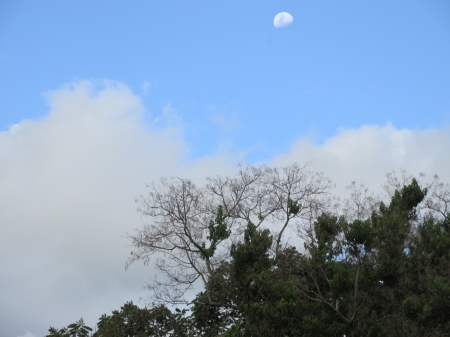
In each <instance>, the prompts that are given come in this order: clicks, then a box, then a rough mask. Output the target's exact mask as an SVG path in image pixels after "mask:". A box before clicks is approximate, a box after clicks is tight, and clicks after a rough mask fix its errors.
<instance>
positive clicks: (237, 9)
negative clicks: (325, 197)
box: [0, 0, 450, 337]
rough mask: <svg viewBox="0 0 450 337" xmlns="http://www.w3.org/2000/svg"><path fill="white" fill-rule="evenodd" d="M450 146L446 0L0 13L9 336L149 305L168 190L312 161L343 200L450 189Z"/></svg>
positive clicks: (3, 311) (3, 316)
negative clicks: (138, 256)
mask: <svg viewBox="0 0 450 337" xmlns="http://www.w3.org/2000/svg"><path fill="white" fill-rule="evenodd" d="M282 11H286V12H289V13H290V14H292V16H293V18H294V21H293V23H292V24H291V25H289V26H287V27H285V28H275V27H274V24H273V20H274V17H275V15H276V14H277V13H279V12H282ZM449 149H450V2H449V1H448V0H442V1H438V0H426V1H425V0H423V1H414V0H408V1H402V0H396V1H392V0H389V1H382V0H354V1H352V0H341V1H332V0H329V1H321V0H308V1H301V0H295V1H282V0H277V1H261V0H259V1H250V0H245V1H237V0H236V1H233V0H214V1H206V0H204V1H196V0H191V1H163V0H159V1H125V0H124V1H106V0H105V1H95V0H90V1H71V0H65V1H56V0H54V1H48V0H47V1H45V0H41V1H31V0H30V1H24V0H14V1H13V0H3V1H1V0H0V232H1V235H0V275H1V277H0V303H1V305H0V336H2V337H3V336H5V337H10V336H11V337H40V336H44V335H45V334H46V333H47V329H48V328H49V327H50V325H53V326H56V327H62V326H64V325H68V324H70V323H73V322H74V321H75V320H78V319H79V318H80V317H83V318H84V319H85V321H86V322H87V324H88V325H90V326H92V327H94V326H95V324H96V323H97V319H98V318H99V317H100V316H101V315H102V314H104V313H110V312H111V311H112V310H116V309H119V308H120V306H121V305H123V304H124V303H125V302H126V301H129V300H133V301H134V302H135V303H140V304H142V303H143V302H140V300H139V299H140V298H146V297H147V296H148V295H149V294H148V292H146V291H144V290H143V289H142V286H143V285H145V284H146V283H147V282H149V281H151V280H152V279H153V277H154V276H155V269H154V268H153V267H152V264H150V266H143V265H139V264H134V265H132V266H131V268H130V269H128V270H127V271H126V272H125V270H124V265H125V261H126V259H127V258H128V256H129V255H130V249H131V248H130V247H129V246H127V245H128V242H127V241H126V240H125V239H124V235H125V233H127V232H133V230H134V229H135V228H141V227H142V224H143V223H145V220H147V219H142V218H141V217H139V215H138V214H137V213H136V204H135V203H134V200H135V198H136V197H139V195H142V194H146V192H147V190H146V188H145V185H146V183H151V182H155V181H158V179H159V178H161V177H162V176H180V177H183V178H187V179H191V180H192V181H193V182H194V183H196V184H198V185H199V186H201V185H202V184H203V183H204V181H205V177H207V176H215V175H222V176H223V175H233V174H235V173H236V170H237V166H238V164H243V165H244V166H245V165H247V164H261V163H262V164H266V165H269V166H286V165H291V164H292V163H300V164H301V165H303V164H304V163H310V164H311V166H310V168H311V170H313V171H320V172H323V173H324V175H325V176H327V177H329V178H330V179H331V180H332V181H333V182H335V183H336V189H335V190H333V191H334V192H333V193H335V194H334V195H337V196H338V197H341V198H344V197H346V196H348V194H346V189H345V187H346V186H347V185H348V184H350V183H351V182H352V181H356V182H357V183H358V184H359V183H363V184H364V185H365V186H366V187H368V188H369V189H370V190H371V191H374V193H381V192H380V191H381V188H380V185H381V184H382V183H383V182H384V181H385V179H386V173H388V172H391V171H393V170H395V171H397V172H399V171H400V170H402V169H405V170H407V171H408V173H411V174H414V175H416V176H417V175H418V174H419V173H425V174H426V177H428V178H423V179H422V180H420V181H421V182H422V181H423V182H424V183H426V181H428V182H429V181H430V180H429V178H431V177H433V174H438V175H439V176H440V178H441V181H442V182H444V183H449V182H450V171H449V170H448V168H449V167H450V155H449ZM427 179H428V180H427ZM447 188H448V190H449V191H450V185H447ZM197 290H198V289H197Z"/></svg>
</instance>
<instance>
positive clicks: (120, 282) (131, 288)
mask: <svg viewBox="0 0 450 337" xmlns="http://www.w3.org/2000/svg"><path fill="white" fill-rule="evenodd" d="M46 97H47V100H48V104H49V106H50V112H49V114H48V115H47V116H46V117H45V118H43V119H41V120H24V121H21V122H20V123H19V124H17V125H15V126H14V127H12V128H11V129H9V130H8V131H5V132H1V133H0V163H1V165H0V177H1V179H0V214H1V215H0V216H1V221H0V226H1V231H2V235H1V236H0V274H1V275H2V277H1V279H0V303H2V305H1V307H0V335H1V336H13V335H15V336H17V335H19V334H20V333H23V330H22V329H23V328H24V327H25V328H27V329H29V330H31V331H35V332H38V334H41V335H43V334H44V333H45V332H46V331H47V329H48V328H49V326H50V325H54V326H59V327H62V326H64V325H67V324H70V323H73V322H74V321H75V320H78V319H79V318H80V317H84V319H85V321H86V322H87V324H88V325H89V324H90V325H91V326H93V325H94V324H95V323H96V321H97V318H98V317H100V315H101V314H102V313H105V312H110V311H111V310H113V309H118V308H120V306H121V305H122V304H123V303H125V301H127V300H135V301H138V299H139V297H140V296H145V293H143V291H142V286H143V285H144V284H145V283H146V282H147V281H148V280H149V279H151V278H152V277H153V274H154V273H153V270H152V268H149V267H145V268H144V267H142V266H140V265H138V264H136V265H133V266H132V267H131V268H130V269H129V270H128V271H126V272H125V270H124V266H125V261H126V259H127V257H128V255H129V254H130V251H131V248H129V247H126V245H127V244H128V242H127V240H125V239H124V238H123V237H124V235H125V233H126V232H127V231H128V232H132V231H133V230H134V228H136V227H139V226H140V225H141V223H142V220H141V219H140V217H139V216H138V214H137V213H136V212H135V209H136V205H135V204H134V199H135V198H136V197H138V196H139V195H140V194H143V193H146V189H145V184H146V183H149V182H151V181H154V180H158V179H159V177H161V176H164V175H183V173H185V172H188V173H189V175H190V176H191V177H192V178H193V179H194V180H196V181H202V179H204V177H205V176H206V175H207V174H208V172H215V171H217V173H224V172H226V170H227V168H230V167H235V164H233V165H230V164H229V163H230V162H231V161H232V160H231V159H230V158H225V157H214V158H204V159H203V160H202V161H201V162H200V161H199V162H198V163H192V164H189V165H188V164H187V163H185V162H183V156H184V155H185V153H186V151H187V150H186V149H187V146H186V144H185V142H184V141H183V133H182V128H181V127H180V126H179V125H178V126H171V125H166V126H165V127H162V126H160V127H159V129H151V128H149V127H148V126H146V125H144V123H143V114H144V113H145V110H144V108H143V106H142V103H141V100H140V99H139V97H137V96H136V95H134V94H133V93H132V92H131V91H130V90H129V89H128V88H127V87H126V86H124V85H122V84H119V83H113V82H105V81H103V82H101V83H93V82H90V81H82V82H78V83H75V84H70V85H67V86H65V87H63V88H61V89H59V90H56V91H52V92H49V93H47V94H46ZM234 162H235V161H234Z"/></svg>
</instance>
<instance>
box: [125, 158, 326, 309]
mask: <svg viewBox="0 0 450 337" xmlns="http://www.w3.org/2000/svg"><path fill="white" fill-rule="evenodd" d="M331 187H332V184H331V181H330V180H329V179H328V178H326V177H324V176H323V175H322V174H321V173H315V172H312V171H310V170H308V168H307V166H306V165H305V166H299V165H298V164H294V165H291V166H287V167H282V168H270V167H266V166H259V167H254V166H249V167H245V168H242V167H241V168H240V169H239V171H238V173H237V174H236V175H235V176H234V177H210V178H208V179H207V183H206V185H205V186H204V187H201V188H200V187H197V186H196V185H195V184H194V183H192V182H191V181H190V180H188V179H182V178H162V179H161V180H160V182H159V184H152V185H150V186H149V189H150V192H149V193H148V195H147V196H141V197H140V198H139V199H137V200H136V202H137V203H138V211H139V212H140V213H141V214H143V215H144V216H146V217H148V218H149V219H150V221H149V223H147V224H146V225H144V227H143V228H142V229H140V230H136V232H135V234H134V235H128V237H129V239H130V240H131V244H132V246H133V247H134V248H135V250H134V251H133V252H132V255H131V257H130V259H129V260H128V262H127V266H129V265H130V264H131V263H133V262H134V261H137V260H142V261H143V262H144V263H149V261H150V258H151V257H153V258H154V261H155V264H156V268H157V270H158V271H159V272H160V274H162V276H163V277H162V280H161V281H160V280H158V279H156V280H155V281H154V282H153V283H151V284H149V285H148V288H150V289H152V290H153V291H154V296H153V299H154V300H155V301H157V302H164V303H172V304H186V299H185V296H184V295H185V294H186V292H187V291H188V290H190V289H192V288H193V286H194V283H195V282H196V281H198V280H201V281H202V283H203V286H204V287H206V292H208V288H207V286H208V280H209V278H210V277H211V275H212V274H213V273H214V271H215V270H216V268H218V266H219V265H220V264H221V263H223V262H224V261H226V260H227V259H228V258H229V248H230V245H231V244H232V243H233V242H235V241H236V240H238V237H239V236H240V235H241V234H242V232H243V230H244V228H245V227H246V226H247V224H248V222H252V223H254V224H255V225H256V226H257V227H260V226H270V227H272V228H273V226H277V227H278V228H279V232H277V233H276V235H275V237H274V254H275V255H276V254H278V251H279V249H280V245H281V243H282V240H281V239H282V236H283V233H284V231H285V229H286V228H287V227H288V226H290V225H291V224H293V223H296V224H297V225H298V223H299V222H302V221H306V222H308V221H311V220H312V219H314V218H315V216H316V214H318V213H319V212H321V211H323V210H324V208H325V207H326V206H327V204H328V194H329V192H330V189H331ZM293 205H294V206H296V208H295V207H293ZM219 206H221V207H222V209H223V213H224V214H225V223H226V226H227V229H228V230H229V231H230V233H231V234H230V235H229V236H228V237H227V238H225V239H223V240H220V241H219V242H214V243H213V242H210V241H208V239H207V237H208V235H209V225H210V221H211V220H214V219H215V217H216V214H217V211H218V208H219ZM294 208H295V209H294ZM211 245H214V247H213V248H214V255H212V256H205V254H204V253H203V252H204V251H205V250H206V249H209V248H211Z"/></svg>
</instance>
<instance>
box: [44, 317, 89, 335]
mask: <svg viewBox="0 0 450 337" xmlns="http://www.w3.org/2000/svg"><path fill="white" fill-rule="evenodd" d="M91 331H92V328H90V327H88V326H86V325H85V324H84V321H83V318H80V320H79V321H77V322H75V323H72V324H70V325H68V326H67V327H66V328H62V329H60V330H57V329H55V328H53V327H50V329H48V332H50V334H48V335H47V336H46V337H88V336H92V334H90V333H91Z"/></svg>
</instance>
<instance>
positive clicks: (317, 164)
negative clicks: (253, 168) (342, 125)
mask: <svg viewBox="0 0 450 337" xmlns="http://www.w3.org/2000/svg"><path fill="white" fill-rule="evenodd" d="M449 148H450V129H448V128H446V129H428V130H409V129H397V128H395V127H394V126H393V125H391V124H387V125H385V126H378V125H365V126H362V127H360V128H357V129H341V130H340V131H339V132H338V134H337V135H336V136H333V137H331V138H329V139H328V140H327V141H325V142H324V143H323V144H321V145H315V144H314V143H313V142H312V140H311V139H308V138H304V139H300V140H298V141H297V142H295V143H294V144H293V145H292V148H291V150H290V151H289V152H288V153H285V154H280V155H279V156H277V157H276V158H275V159H274V160H273V161H272V165H287V164H289V163H292V162H300V163H304V162H309V163H311V164H312V169H314V170H316V171H321V172H324V174H325V175H327V176H328V177H329V178H330V179H331V180H332V181H333V182H334V183H336V188H337V189H336V193H337V194H339V195H345V188H346V186H348V185H349V184H350V183H351V182H352V181H356V182H357V183H362V184H364V185H365V186H366V187H368V188H369V189H371V190H372V191H375V192H379V191H380V190H381V189H380V186H381V184H382V183H384V182H385V180H386V174H387V173H389V172H391V171H397V172H400V171H401V170H406V171H407V172H408V173H409V174H413V175H415V176H419V174H420V173H424V174H426V176H427V177H428V178H429V180H431V178H432V177H433V175H434V174H437V175H438V176H439V177H440V178H441V180H442V181H445V182H450V172H449V170H448V168H449V167H450V156H449V155H448V149H449Z"/></svg>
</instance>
